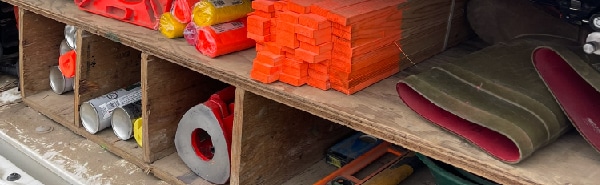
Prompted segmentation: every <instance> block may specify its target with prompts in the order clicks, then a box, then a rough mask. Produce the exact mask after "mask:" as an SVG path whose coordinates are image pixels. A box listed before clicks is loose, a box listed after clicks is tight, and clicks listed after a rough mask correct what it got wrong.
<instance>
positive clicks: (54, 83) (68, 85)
mask: <svg viewBox="0 0 600 185" xmlns="http://www.w3.org/2000/svg"><path fill="white" fill-rule="evenodd" d="M74 81H75V78H67V77H65V76H64V75H63V74H62V72H61V71H60V68H59V67H58V66H53V67H51V68H50V88H52V91H54V93H56V94H63V93H66V92H69V91H72V90H73V85H75V83H74Z"/></svg>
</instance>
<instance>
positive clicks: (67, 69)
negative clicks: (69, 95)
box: [58, 50, 77, 78]
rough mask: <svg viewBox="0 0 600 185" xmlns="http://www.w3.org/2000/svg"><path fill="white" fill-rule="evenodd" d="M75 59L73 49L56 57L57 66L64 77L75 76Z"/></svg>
mask: <svg viewBox="0 0 600 185" xmlns="http://www.w3.org/2000/svg"><path fill="white" fill-rule="evenodd" d="M76 59H77V54H76V53H75V50H71V51H69V52H66V53H65V54H63V55H61V56H60V57H59V58H58V67H59V68H60V71H61V72H62V74H63V75H64V76H65V77H67V78H73V77H74V76H75V60H76Z"/></svg>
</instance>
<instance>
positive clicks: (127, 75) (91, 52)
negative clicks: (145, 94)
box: [74, 29, 141, 127]
mask: <svg viewBox="0 0 600 185" xmlns="http://www.w3.org/2000/svg"><path fill="white" fill-rule="evenodd" d="M76 51H77V61H76V66H77V70H76V72H75V89H74V90H75V94H76V96H75V106H76V107H75V125H76V126H79V127H81V126H82V125H81V123H80V120H79V105H81V103H83V102H86V101H88V100H91V99H93V98H96V97H99V96H102V95H105V94H107V93H109V92H112V91H114V90H117V89H120V88H124V87H127V86H129V85H131V84H134V83H137V82H140V55H141V52H140V51H138V50H136V49H133V48H131V47H128V46H125V45H123V44H121V43H118V42H114V41H111V40H109V39H107V38H104V37H101V36H98V35H93V34H90V33H88V32H86V31H84V30H81V29H78V30H77V49H76Z"/></svg>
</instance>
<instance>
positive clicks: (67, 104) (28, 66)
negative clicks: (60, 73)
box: [19, 9, 74, 125]
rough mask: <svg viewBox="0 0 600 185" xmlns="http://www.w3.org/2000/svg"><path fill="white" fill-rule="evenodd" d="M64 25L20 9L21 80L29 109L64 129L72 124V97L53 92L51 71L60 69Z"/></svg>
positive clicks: (71, 94)
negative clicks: (64, 126) (38, 112)
mask: <svg viewBox="0 0 600 185" xmlns="http://www.w3.org/2000/svg"><path fill="white" fill-rule="evenodd" d="M64 29H65V24H63V23H60V22H57V21H55V20H52V19H49V18H46V17H44V16H42V15H38V14H34V13H32V12H30V11H27V10H24V9H20V11H19V60H20V62H19V77H20V80H21V82H20V84H21V96H22V97H23V101H24V102H25V103H27V105H29V106H31V107H33V108H35V109H36V110H38V111H40V112H41V113H42V114H44V115H46V116H48V117H50V118H51V119H53V120H55V121H56V122H59V123H61V124H63V125H67V124H69V125H72V124H73V119H74V115H73V101H74V100H73V93H72V92H70V93H65V94H63V95H58V94H55V93H54V92H52V90H51V88H50V80H49V75H50V68H51V67H52V66H57V65H58V57H59V47H60V44H61V42H62V40H63V39H64V38H65V36H64Z"/></svg>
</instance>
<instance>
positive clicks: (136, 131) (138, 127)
mask: <svg viewBox="0 0 600 185" xmlns="http://www.w3.org/2000/svg"><path fill="white" fill-rule="evenodd" d="M133 138H135V142H137V144H138V145H140V147H142V118H138V119H136V120H135V121H134V122H133Z"/></svg>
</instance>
